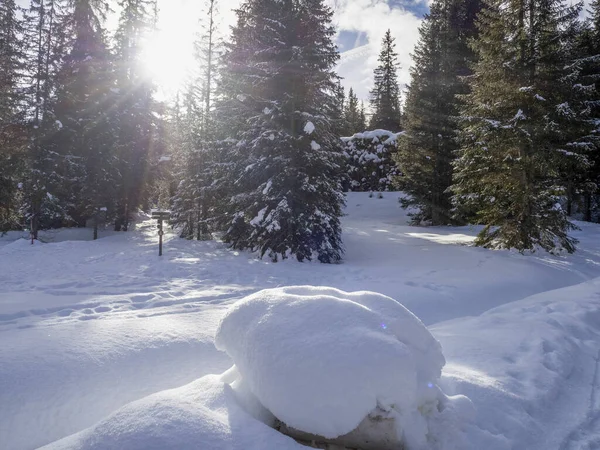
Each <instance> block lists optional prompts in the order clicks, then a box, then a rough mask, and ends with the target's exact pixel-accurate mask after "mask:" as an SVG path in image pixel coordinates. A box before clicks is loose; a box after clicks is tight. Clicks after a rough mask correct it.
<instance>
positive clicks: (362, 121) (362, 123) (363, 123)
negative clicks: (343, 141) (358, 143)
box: [358, 101, 367, 131]
mask: <svg viewBox="0 0 600 450" xmlns="http://www.w3.org/2000/svg"><path fill="white" fill-rule="evenodd" d="M358 123H359V127H358V129H359V130H361V131H364V130H366V129H367V113H366V112H365V102H363V101H361V102H360V115H359V121H358Z"/></svg>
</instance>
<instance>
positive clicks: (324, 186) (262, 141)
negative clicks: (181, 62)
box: [217, 0, 344, 263]
mask: <svg viewBox="0 0 600 450" xmlns="http://www.w3.org/2000/svg"><path fill="white" fill-rule="evenodd" d="M237 15H238V22H237V25H236V26H235V27H234V29H233V41H232V42H231V44H230V45H229V47H228V50H227V52H226V54H225V57H224V71H223V80H222V85H221V90H222V94H223V101H222V102H221V103H220V104H219V105H217V111H218V114H219V118H222V120H223V121H225V122H226V123H227V124H228V125H229V124H230V126H229V128H230V132H231V134H230V135H229V137H230V139H227V140H224V141H223V149H224V150H225V152H226V160H227V161H228V168H229V171H230V175H231V176H230V177H229V180H230V183H229V192H230V193H231V194H232V195H231V196H229V195H227V197H226V198H227V201H226V207H225V213H226V216H225V217H226V220H225V222H226V229H225V230H226V233H225V235H224V240H225V241H226V242H228V243H230V244H231V245H232V246H233V247H234V248H237V249H253V250H256V251H258V252H259V253H260V255H261V256H264V255H266V256H268V257H269V258H270V259H272V260H274V261H277V260H280V259H285V258H291V257H293V258H296V259H298V260H299V261H306V260H315V259H317V260H319V261H321V262H324V263H333V262H337V261H339V260H340V258H341V256H342V242H341V227H340V216H341V207H342V204H343V201H344V200H343V194H342V192H341V185H340V180H341V165H340V163H341V153H340V143H339V139H338V137H337V136H335V135H334V133H333V130H334V123H333V121H332V114H333V113H334V111H335V97H334V92H335V87H336V82H337V77H336V75H335V73H334V72H333V70H334V67H335V64H336V62H337V60H338V58H339V55H338V53H337V49H336V47H335V45H334V43H333V36H334V34H335V30H334V28H333V27H332V25H331V17H332V12H331V10H330V9H329V8H328V7H326V6H325V5H324V2H323V0H291V1H285V2H281V1H278V0H247V1H245V2H244V3H243V4H242V5H241V7H240V9H239V10H238V11H237ZM223 165H225V161H224V162H223Z"/></svg>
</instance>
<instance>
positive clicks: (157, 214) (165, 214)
mask: <svg viewBox="0 0 600 450" xmlns="http://www.w3.org/2000/svg"><path fill="white" fill-rule="evenodd" d="M170 217H171V213H170V212H169V211H152V218H153V219H156V220H157V221H158V256H162V254H163V236H164V234H165V232H164V231H163V220H169V218H170Z"/></svg>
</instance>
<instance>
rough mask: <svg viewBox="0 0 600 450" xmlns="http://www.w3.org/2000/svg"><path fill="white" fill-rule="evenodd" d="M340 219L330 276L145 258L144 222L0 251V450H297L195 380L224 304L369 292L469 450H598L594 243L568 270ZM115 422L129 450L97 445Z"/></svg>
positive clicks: (363, 211)
mask: <svg viewBox="0 0 600 450" xmlns="http://www.w3.org/2000/svg"><path fill="white" fill-rule="evenodd" d="M346 211H347V214H348V215H347V216H346V217H345V218H344V219H343V227H344V241H345V243H346V247H347V252H346V257H345V260H344V263H343V264H340V265H321V264H311V263H309V264H300V263H297V262H292V261H286V262H283V263H278V264H272V263H269V262H266V261H259V260H256V259H255V258H254V257H253V256H252V255H249V254H245V253H237V252H232V251H230V250H228V249H226V248H225V247H224V246H223V245H221V244H219V243H216V242H188V241H183V240H180V239H177V238H176V237H175V236H173V235H170V236H167V237H166V238H167V239H166V244H165V255H164V256H163V258H162V259H159V258H158V256H157V236H156V229H155V226H154V225H153V224H152V222H151V221H147V222H142V223H140V225H139V226H138V227H137V230H136V231H133V232H130V233H120V234H111V233H106V234H105V235H104V236H105V237H103V238H102V239H100V240H98V241H95V242H92V241H85V240H72V239H85V238H87V237H88V236H89V237H91V232H90V231H89V230H83V231H82V230H66V231H65V230H63V231H61V232H58V233H54V234H53V235H52V237H51V238H49V239H47V241H51V242H49V243H45V244H43V243H42V244H38V245H33V246H32V245H30V244H29V243H28V242H27V241H25V240H15V239H16V238H17V237H18V236H17V234H15V233H11V234H9V236H5V237H3V238H0V405H1V406H0V442H1V444H0V447H2V448H7V449H11V450H12V449H15V450H18V449H30V448H36V447H39V446H41V445H44V444H49V443H52V442H54V441H57V440H59V439H61V438H64V437H66V436H69V435H71V434H73V433H77V432H80V431H82V430H84V429H86V428H88V429H87V430H86V431H83V432H82V433H80V434H78V435H76V436H73V437H71V438H69V439H67V440H64V441H61V442H60V444H56V445H57V448H140V449H141V448H168V446H171V447H172V448H178V449H181V448H211V449H215V450H216V449H219V448H223V449H225V448H228V449H229V448H231V449H238V448H239V449H240V450H241V449H251V448H256V449H257V450H258V449H269V448H273V449H287V448H290V449H291V448H301V447H299V446H298V445H297V444H295V443H294V442H293V441H291V440H290V439H289V438H286V437H284V436H282V435H280V434H278V433H277V432H275V431H274V430H271V429H269V428H267V427H266V426H265V425H263V424H262V423H260V422H258V421H256V420H254V419H252V418H251V417H250V416H248V414H246V413H245V412H244V411H243V410H242V408H240V407H239V405H237V403H236V402H235V400H234V399H233V398H232V397H231V393H230V392H229V391H227V389H226V388H225V387H224V386H223V383H222V381H221V378H219V377H218V376H212V377H208V378H203V379H202V380H199V381H196V380H198V379H199V378H201V377H203V376H205V375H208V374H221V373H223V372H224V371H226V370H227V369H228V368H229V367H230V366H231V365H232V362H231V360H230V359H229V357H228V356H227V355H226V354H225V353H223V352H220V351H218V350H217V349H216V348H215V345H214V338H215V333H216V329H217V326H218V324H219V321H220V320H221V318H222V317H223V316H224V314H225V312H226V311H227V310H228V308H229V307H230V306H231V305H232V304H233V303H235V302H236V301H238V300H240V299H241V298H243V297H245V296H247V295H250V294H252V293H255V292H257V291H258V290H261V289H265V288H275V287H280V286H290V285H313V286H331V287H335V288H338V289H341V290H343V291H347V292H352V291H365V290H366V291H374V292H379V293H382V294H384V295H387V296H390V297H392V298H394V299H396V300H398V301H400V302H401V303H402V304H403V305H404V306H406V307H407V308H408V309H409V310H411V311H412V312H413V313H414V314H416V315H417V316H418V317H419V318H420V319H421V320H422V321H423V322H424V323H425V324H426V325H428V326H429V329H430V331H431V332H432V333H433V335H434V336H435V337H436V338H437V339H438V340H439V341H440V342H441V345H442V348H443V352H444V355H445V357H446V361H447V362H446V366H445V367H444V370H443V373H442V378H441V380H440V387H441V388H442V389H443V391H444V392H445V393H446V394H448V395H458V394H464V395H466V396H468V397H469V398H470V399H471V401H472V402H473V404H474V406H475V409H476V414H475V418H474V422H473V423H472V424H470V425H469V428H468V430H467V431H468V438H469V445H470V446H471V448H473V449H481V448H486V450H495V449H523V450H537V449H539V450H542V449H544V450H545V449H565V450H570V449H595V448H600V373H599V369H598V365H599V363H598V361H599V359H600V358H599V357H600V279H596V277H600V226H597V225H593V224H580V226H581V227H582V230H581V231H578V232H576V233H575V236H576V237H577V238H579V239H580V241H581V243H580V250H579V252H578V253H577V254H575V255H570V256H561V257H556V256H550V255H547V254H538V255H528V256H523V255H520V254H518V253H513V252H506V251H489V250H484V249H479V248H474V247H470V246H469V243H470V242H471V241H472V239H473V236H474V235H475V234H476V231H477V230H476V229H472V228H468V227H465V228H450V227H442V228H415V227H409V226H407V225H406V222H407V218H406V215H405V213H404V211H402V210H401V209H400V208H399V204H398V195H397V194H392V193H389V194H385V197H384V199H377V198H368V196H367V195H366V194H359V193H353V194H350V195H349V197H348V206H347V209H346ZM86 232H87V233H89V234H86ZM75 235H76V236H75ZM153 394H154V395H153ZM132 402H133V403H132ZM125 405H127V406H125ZM186 405H187V406H186ZM123 407H124V408H123ZM120 408H122V409H120ZM194 408H195V409H194ZM182 411H186V413H185V414H183V413H182ZM111 414H113V416H111ZM115 417H116V418H117V419H115ZM115 423H122V424H123V425H122V426H123V427H124V429H127V430H128V432H129V433H130V435H131V433H133V434H135V439H137V440H135V439H134V440H131V441H128V442H129V444H128V445H126V446H123V445H122V444H123V442H124V441H121V445H119V444H115V442H119V441H110V440H109V439H108V437H107V436H109V435H110V436H112V438H114V439H117V438H116V437H115V436H117V435H118V431H119V430H116V429H115V427H114V426H113V425H114V424H115ZM111 424H112V425H111ZM207 424H208V425H207ZM210 424H213V425H214V426H212V425H210ZM209 425H210V426H209ZM89 427H92V428H89ZM107 430H109V431H107ZM132 430H133V431H132ZM136 430H137V434H136V433H135V431H136ZM121 432H123V430H121ZM82 436H83V437H82ZM103 436H104V438H106V439H105V440H103V439H104V438H103ZM144 436H146V439H145V440H144V439H143V437H144ZM132 439H133V438H132ZM140 439H141V440H140ZM202 439H204V441H203V440H202ZM250 441H252V444H251V445H252V447H251V446H250V443H249V442H250ZM111 442H112V444H111ZM218 443H222V445H223V446H222V447H219V445H220V444H218ZM86 446H87V447H86ZM136 446H137V447H136Z"/></svg>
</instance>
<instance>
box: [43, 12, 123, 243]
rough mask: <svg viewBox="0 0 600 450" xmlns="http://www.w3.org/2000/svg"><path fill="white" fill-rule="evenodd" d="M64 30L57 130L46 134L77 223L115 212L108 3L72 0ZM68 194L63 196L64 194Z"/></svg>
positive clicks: (81, 223) (57, 89) (72, 214)
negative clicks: (59, 158) (58, 159)
mask: <svg viewBox="0 0 600 450" xmlns="http://www.w3.org/2000/svg"><path fill="white" fill-rule="evenodd" d="M72 5H73V6H72V9H71V10H70V11H69V13H68V14H67V15H66V16H65V22H64V23H63V27H64V28H63V30H64V33H65V35H66V38H67V39H68V40H67V42H66V43H67V45H68V48H69V53H68V54H67V56H66V57H65V60H64V63H63V64H62V67H61V69H60V71H59V72H58V74H57V80H56V81H57V82H56V102H55V108H54V118H55V126H56V128H57V129H56V131H55V132H54V133H53V134H52V136H51V137H49V138H48V140H49V142H50V143H51V145H52V148H55V149H56V150H57V152H58V153H59V154H60V155H61V156H62V164H60V165H59V166H62V167H61V169H62V175H63V179H64V180H68V181H65V184H64V186H63V190H62V192H61V194H62V196H64V197H65V198H66V199H68V210H67V211H68V213H69V216H70V217H71V218H72V219H73V220H74V221H75V222H76V223H78V224H79V225H85V223H86V221H87V220H89V219H93V221H94V237H95V238H96V237H97V235H98V234H97V232H98V229H97V226H98V221H99V220H100V216H103V215H104V214H105V213H106V212H108V211H111V212H114V206H113V204H112V202H114V198H115V191H114V186H115V178H116V168H115V164H114V158H113V151H114V147H115V140H114V138H113V136H114V134H115V133H114V132H115V130H114V129H113V128H112V125H113V123H112V121H111V119H110V109H111V108H110V106H111V104H110V101H111V94H112V91H111V89H112V88H113V79H112V66H111V58H110V54H109V51H108V48H107V46H106V41H105V33H104V29H103V22H104V20H105V15H106V13H107V12H108V3H107V2H105V1H102V0H75V1H73V3H72ZM67 196H68V197H67Z"/></svg>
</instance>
